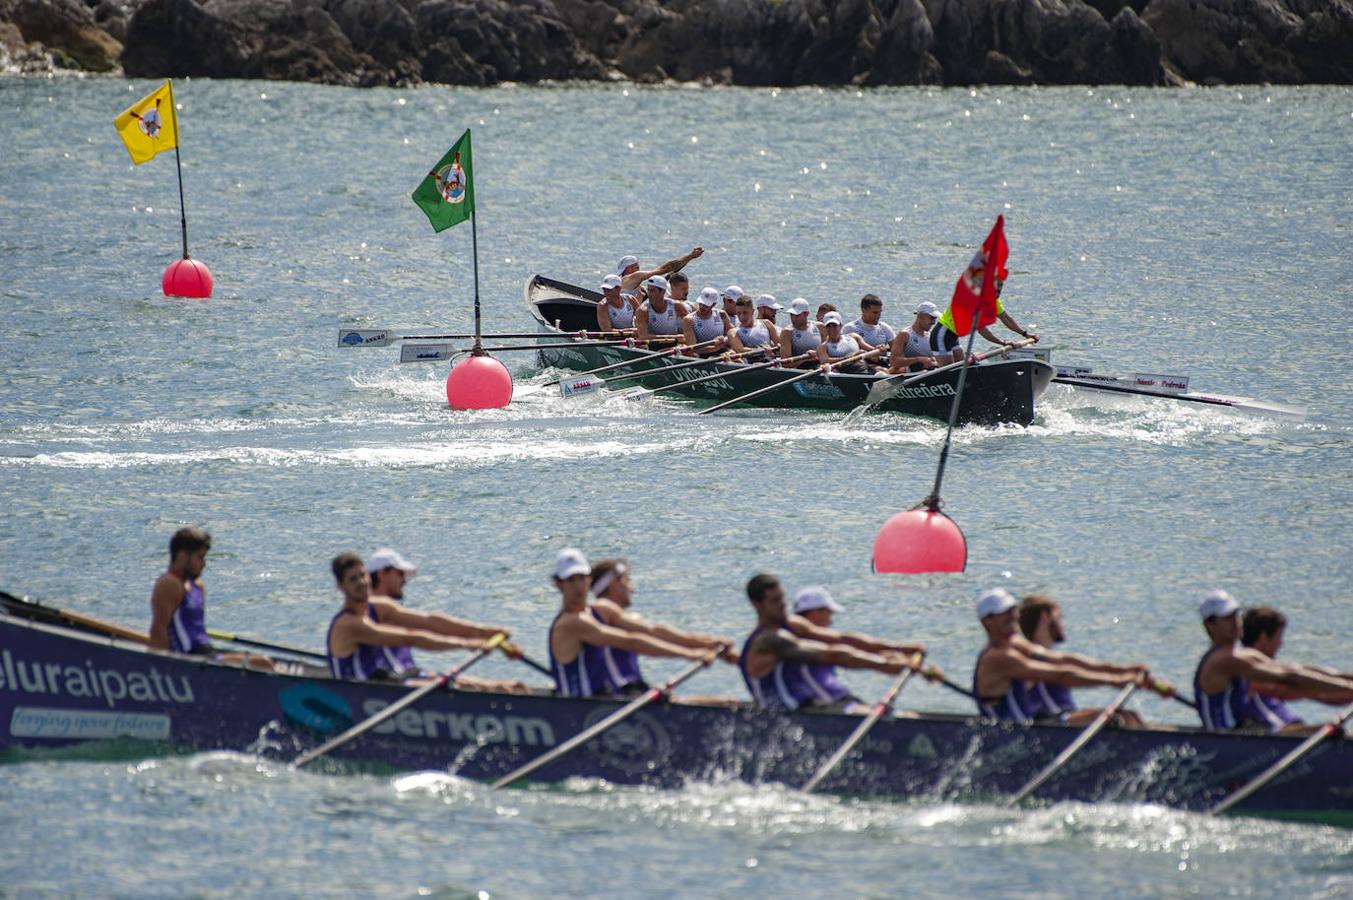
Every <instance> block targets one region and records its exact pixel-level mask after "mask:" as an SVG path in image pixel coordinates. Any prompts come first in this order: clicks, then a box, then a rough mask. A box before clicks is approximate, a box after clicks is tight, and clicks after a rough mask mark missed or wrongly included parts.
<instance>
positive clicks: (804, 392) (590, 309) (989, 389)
mask: <svg viewBox="0 0 1353 900" xmlns="http://www.w3.org/2000/svg"><path fill="white" fill-rule="evenodd" d="M600 299H601V295H600V294H599V293H597V292H596V291H592V290H588V289H587V288H583V287H578V286H577V285H573V284H568V283H566V282H562V281H555V280H554V279H552V278H546V277H545V276H543V275H536V276H533V277H532V278H531V279H530V280H529V281H528V282H527V283H526V303H527V305H528V306H529V307H530V309H531V314H532V315H533V316H534V317H535V319H536V322H537V323H538V325H539V328H540V331H541V333H542V334H544V335H557V336H558V337H559V338H560V339H561V340H564V339H568V338H571V335H568V334H567V333H568V332H575V333H576V332H579V331H591V330H595V329H596V327H597V316H596V304H597V303H598V301H600ZM647 352H651V351H647V350H644V349H643V348H634V347H624V346H614V345H612V346H602V345H596V346H590V345H586V344H573V345H572V346H569V347H560V348H558V349H549V348H548V346H546V347H545V348H544V349H542V350H541V351H540V361H541V363H542V365H547V366H556V367H559V368H563V369H573V370H575V371H579V372H584V371H588V370H590V369H596V368H600V367H601V366H605V365H610V364H612V363H618V362H621V361H623V360H626V359H635V358H638V357H642V356H643V355H644V354H645V353H647ZM674 361H681V362H684V361H686V360H684V359H683V358H681V357H671V356H664V357H659V358H657V359H647V360H643V361H642V362H637V363H635V365H634V366H633V367H632V368H626V369H623V370H619V371H618V372H616V373H615V374H614V375H611V374H609V373H608V374H607V375H606V378H607V379H608V380H609V381H617V380H619V379H620V377H621V376H622V375H623V376H630V375H632V376H634V377H627V378H625V380H624V382H623V383H624V385H625V386H626V387H632V386H635V385H639V386H642V387H646V388H656V387H665V386H667V385H676V384H680V385H683V386H680V387H674V388H673V389H672V390H673V392H674V393H679V394H683V395H685V396H687V397H691V398H693V399H696V400H708V401H714V402H722V401H724V400H731V399H733V398H734V397H738V396H741V395H743V394H747V393H750V392H752V391H755V390H757V389H758V388H764V387H769V386H771V385H775V384H779V383H781V382H784V381H787V380H789V379H791V378H793V377H795V376H796V375H802V374H803V370H802V369H782V368H779V367H773V368H765V369H750V370H749V369H748V367H747V366H746V365H742V364H738V363H725V362H709V363H707V364H703V365H698V366H685V367H683V368H680V369H674V368H672V363H673V362H674ZM715 373H721V374H722V376H723V377H721V378H712V379H709V380H707V381H701V382H699V383H698V384H686V383H687V382H693V381H695V380H696V379H698V378H704V377H705V376H708V375H713V374H715ZM1054 374H1056V372H1055V370H1054V369H1053V367H1052V366H1050V365H1048V364H1047V363H1045V362H1040V361H1038V360H1033V359H1015V360H1004V361H991V362H983V363H981V364H979V365H977V366H974V367H972V368H971V369H970V370H969V371H968V383H967V385H966V386H965V387H964V389H963V404H962V406H961V407H960V409H959V412H958V421H959V423H960V424H976V425H998V424H1002V423H1005V422H1012V423H1014V424H1017V425H1028V424H1030V423H1031V422H1033V420H1034V402H1035V401H1036V400H1037V399H1038V397H1039V396H1041V395H1042V393H1043V391H1044V390H1045V389H1046V388H1047V386H1048V384H1049V383H1050V382H1051V381H1052V377H1053V375H1054ZM883 377H884V376H881V375H848V374H840V373H836V372H833V373H831V374H830V375H821V374H818V375H813V376H811V377H808V378H804V379H801V380H799V381H796V382H795V383H793V384H789V385H785V386H784V387H781V388H777V389H775V390H771V391H767V392H766V393H764V394H761V395H760V396H758V397H755V398H753V399H751V400H749V401H748V403H749V405H753V406H763V407H773V408H778V409H834V410H840V411H849V410H852V409H854V408H855V407H857V406H859V405H860V404H862V403H863V402H864V401H865V397H866V396H868V394H869V388H870V387H872V386H873V385H874V384H875V383H876V382H877V381H879V380H881V379H882V378H883ZM957 384H958V370H957V369H952V370H949V371H945V372H936V373H935V374H934V375H933V376H927V377H924V378H920V379H918V380H917V381H916V382H915V383H914V384H911V385H908V386H907V387H904V388H902V389H901V390H899V391H898V392H897V394H895V395H894V396H893V397H891V398H889V399H888V400H885V401H883V402H882V403H880V404H879V405H878V406H877V407H876V409H878V410H879V411H880V412H900V413H908V414H911V415H917V416H929V417H930V418H932V419H939V420H940V421H945V422H947V421H948V420H949V408H950V406H951V405H952V404H953V399H954V392H955V389H956V387H957Z"/></svg>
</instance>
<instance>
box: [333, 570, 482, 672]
mask: <svg viewBox="0 0 1353 900" xmlns="http://www.w3.org/2000/svg"><path fill="white" fill-rule="evenodd" d="M330 568H331V569H332V570H333V573H334V581H335V582H337V584H338V589H339V591H340V592H342V594H343V608H342V609H340V610H339V611H338V614H337V615H335V616H334V617H333V620H332V621H331V622H330V623H329V635H328V637H327V638H326V640H325V642H324V649H325V652H326V654H327V655H328V657H329V671H330V673H331V674H332V675H333V676H334V677H335V678H350V679H353V680H356V681H367V680H371V679H378V678H379V679H395V680H400V679H403V678H404V677H405V676H408V675H417V674H418V671H417V669H412V670H410V669H408V668H406V666H405V660H404V658H402V657H401V656H400V655H398V654H396V653H394V652H392V650H393V649H395V648H401V647H418V648H420V649H422V650H488V649H492V648H493V647H494V646H495V645H493V644H490V643H489V642H488V641H484V640H479V639H477V638H462V637H452V636H450V635H443V634H435V633H433V632H431V631H428V630H426V629H423V628H408V627H405V626H403V625H398V624H396V623H394V622H390V621H386V622H377V621H376V620H375V618H374V617H373V616H372V614H371V610H370V607H369V602H370V598H371V579H370V578H368V577H367V572H366V566H364V565H363V564H362V558H361V557H360V556H358V555H357V554H356V553H340V554H338V556H335V557H334V559H333V562H332V563H331V564H330ZM408 661H409V662H412V656H409V657H408Z"/></svg>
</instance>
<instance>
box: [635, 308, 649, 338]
mask: <svg viewBox="0 0 1353 900" xmlns="http://www.w3.org/2000/svg"><path fill="white" fill-rule="evenodd" d="M634 339H635V340H636V341H646V340H648V309H647V308H646V307H645V306H644V304H643V303H640V304H639V305H638V306H636V307H635V308H634Z"/></svg>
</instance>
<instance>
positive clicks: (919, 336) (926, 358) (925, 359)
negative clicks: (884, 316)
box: [888, 300, 940, 375]
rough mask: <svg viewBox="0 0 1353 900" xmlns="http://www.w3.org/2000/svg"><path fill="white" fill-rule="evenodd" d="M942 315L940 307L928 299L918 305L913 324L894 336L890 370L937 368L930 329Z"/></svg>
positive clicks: (909, 370) (917, 370)
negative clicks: (931, 346) (931, 344)
mask: <svg viewBox="0 0 1353 900" xmlns="http://www.w3.org/2000/svg"><path fill="white" fill-rule="evenodd" d="M939 317H940V308H939V307H938V306H936V305H935V304H933V303H931V302H930V301H929V300H926V301H925V302H924V303H922V304H921V305H920V306H918V307H916V318H914V319H912V320H911V325H909V326H907V328H906V329H905V330H904V331H903V332H902V333H901V334H899V335H898V336H897V337H895V338H893V343H892V347H891V348H890V349H889V351H888V359H889V363H890V364H889V366H888V372H889V373H890V374H893V375H897V374H900V373H902V372H921V371H924V370H926V369H933V368H935V351H934V350H932V349H931V348H930V329H931V328H934V327H935V320H936V319H938V318H939Z"/></svg>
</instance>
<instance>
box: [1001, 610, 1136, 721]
mask: <svg viewBox="0 0 1353 900" xmlns="http://www.w3.org/2000/svg"><path fill="white" fill-rule="evenodd" d="M1019 630H1020V632H1021V634H1018V635H1016V636H1015V637H1014V638H1012V642H1013V643H1014V644H1015V645H1016V646H1018V647H1020V649H1022V650H1023V651H1024V653H1025V655H1026V656H1029V657H1031V658H1033V659H1041V660H1043V661H1045V662H1070V663H1075V664H1076V665H1078V666H1080V667H1081V668H1083V669H1089V670H1090V671H1092V672H1109V673H1111V674H1118V675H1131V674H1134V673H1136V672H1140V671H1143V670H1144V669H1146V666H1145V665H1143V664H1141V663H1129V664H1127V665H1114V664H1113V663H1107V662H1104V661H1103V660H1099V659H1094V658H1093V657H1089V656H1083V655H1081V654H1079V653H1067V652H1064V651H1058V650H1055V649H1053V647H1054V645H1056V644H1060V643H1062V642H1063V641H1065V640H1066V626H1065V624H1063V622H1062V606H1061V604H1060V603H1058V602H1057V601H1056V600H1054V599H1052V598H1051V597H1049V596H1047V595H1045V594H1030V595H1029V596H1027V597H1025V598H1024V599H1023V600H1021V601H1020V604H1019ZM1025 687H1026V688H1027V689H1028V691H1029V696H1030V699H1031V700H1032V701H1033V704H1034V709H1033V710H1032V712H1033V714H1034V718H1036V719H1044V718H1051V719H1058V720H1060V721H1063V722H1065V723H1067V724H1068V725H1089V724H1090V723H1091V722H1093V721H1094V720H1095V717H1096V716H1098V715H1099V714H1100V712H1101V710H1100V709H1096V708H1091V709H1081V708H1079V707H1078V706H1077V705H1076V700H1075V698H1073V697H1072V696H1071V689H1070V688H1068V687H1064V686H1062V685H1060V684H1053V683H1051V682H1047V681H1031V682H1029V683H1028V684H1027V685H1025ZM1117 715H1118V724H1121V725H1126V726H1128V727H1129V728H1142V727H1145V725H1146V723H1145V722H1143V721H1142V717H1141V716H1139V715H1137V713H1135V712H1134V711H1132V710H1130V709H1120V710H1119V711H1118V714H1117Z"/></svg>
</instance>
